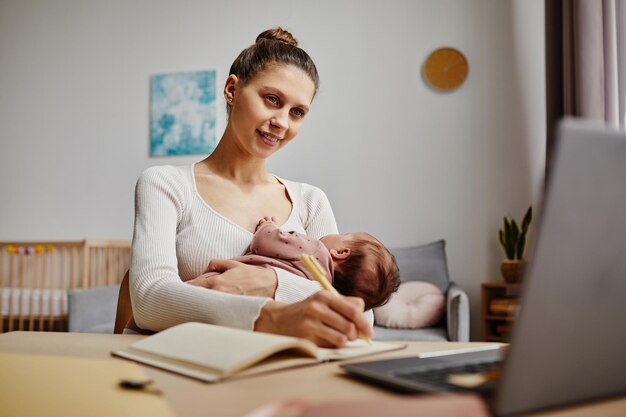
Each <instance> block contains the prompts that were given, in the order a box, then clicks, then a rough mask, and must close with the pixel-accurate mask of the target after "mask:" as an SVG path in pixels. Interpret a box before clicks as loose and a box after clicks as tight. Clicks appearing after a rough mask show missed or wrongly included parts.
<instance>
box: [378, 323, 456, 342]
mask: <svg viewBox="0 0 626 417" xmlns="http://www.w3.org/2000/svg"><path fill="white" fill-rule="evenodd" d="M374 340H412V341H420V342H447V341H448V337H447V335H446V329H444V328H443V327H428V328H425V329H389V328H387V327H379V326H374Z"/></svg>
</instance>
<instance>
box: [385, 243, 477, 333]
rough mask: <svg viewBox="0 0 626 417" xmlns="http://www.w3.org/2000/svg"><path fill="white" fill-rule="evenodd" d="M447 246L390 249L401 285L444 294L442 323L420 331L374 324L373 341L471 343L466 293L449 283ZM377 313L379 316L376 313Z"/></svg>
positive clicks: (419, 329) (431, 245) (432, 244)
mask: <svg viewBox="0 0 626 417" xmlns="http://www.w3.org/2000/svg"><path fill="white" fill-rule="evenodd" d="M445 244H446V242H445V241H444V240H439V241H436V242H432V243H429V244H426V245H420V246H412V247H404V248H395V249H394V248H391V249H390V250H391V252H392V253H393V254H394V256H395V257H396V261H397V263H398V268H399V269H400V280H401V282H402V283H405V282H410V281H425V282H430V283H431V284H434V285H435V286H436V287H438V288H439V289H440V290H441V291H442V292H443V294H444V296H445V314H444V316H443V318H442V319H441V321H440V322H439V323H437V324H436V325H434V326H431V327H427V328H417V329H412V328H389V327H382V326H381V325H380V324H378V323H376V322H375V323H374V339H376V340H411V341H454V342H466V341H468V340H469V320H470V315H469V314H470V313H469V300H468V297H467V294H466V293H465V291H463V289H461V288H460V287H459V286H458V285H456V284H455V283H454V282H451V281H450V280H449V277H448V266H447V260H446V253H445ZM401 285H402V284H401ZM392 297H393V295H392ZM374 312H375V315H376V309H374Z"/></svg>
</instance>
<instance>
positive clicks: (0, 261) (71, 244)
mask: <svg viewBox="0 0 626 417" xmlns="http://www.w3.org/2000/svg"><path fill="white" fill-rule="evenodd" d="M129 264H130V241H125V240H119V241H111V240H81V241H65V242H60V241H52V242H0V316H1V318H2V320H1V322H0V332H6V331H13V330H41V331H65V330H67V311H68V309H67V293H68V291H70V290H72V289H75V288H93V287H100V286H108V285H113V284H116V283H119V282H120V281H121V279H122V277H123V276H124V272H125V271H126V270H127V269H128V266H129Z"/></svg>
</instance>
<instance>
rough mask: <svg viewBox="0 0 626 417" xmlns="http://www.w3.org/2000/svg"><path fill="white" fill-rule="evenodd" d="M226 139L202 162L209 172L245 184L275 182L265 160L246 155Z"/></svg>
mask: <svg viewBox="0 0 626 417" xmlns="http://www.w3.org/2000/svg"><path fill="white" fill-rule="evenodd" d="M224 139H225V138H222V140H220V142H219V143H218V145H217V147H216V148H215V150H214V151H213V153H211V155H209V156H208V157H207V158H206V159H204V160H203V161H201V162H200V164H202V165H203V166H204V167H205V168H206V169H207V170H208V171H209V172H211V173H212V174H214V175H219V176H220V177H222V178H225V179H228V180H230V181H232V182H236V183H243V184H255V183H266V182H273V181H275V178H274V177H273V176H272V175H271V174H270V173H269V172H267V169H266V168H265V160H263V159H259V158H254V157H251V156H250V155H245V154H244V153H243V152H241V150H239V149H237V148H236V147H235V146H233V145H232V142H230V141H228V140H224Z"/></svg>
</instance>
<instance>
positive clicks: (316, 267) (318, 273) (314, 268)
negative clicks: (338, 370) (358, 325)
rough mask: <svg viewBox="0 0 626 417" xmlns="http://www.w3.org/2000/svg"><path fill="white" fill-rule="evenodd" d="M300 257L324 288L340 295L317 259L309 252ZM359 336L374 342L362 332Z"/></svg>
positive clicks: (370, 342)
mask: <svg viewBox="0 0 626 417" xmlns="http://www.w3.org/2000/svg"><path fill="white" fill-rule="evenodd" d="M300 259H302V262H304V266H306V268H307V269H308V270H309V272H310V273H311V274H312V275H313V277H314V278H315V279H316V280H317V282H319V283H320V285H321V286H322V288H324V289H325V290H328V291H330V292H331V293H333V294H334V295H336V296H339V295H340V294H339V292H337V290H336V289H335V287H333V286H332V285H330V282H328V278H326V274H325V273H324V270H323V269H322V266H321V265H320V264H319V262H318V261H317V259H315V258H314V257H313V256H311V255H307V254H303V255H302V256H301V257H300ZM358 337H359V338H361V339H363V340H365V341H366V342H367V343H369V344H370V345H371V344H372V339H370V338H369V337H367V336H365V335H362V334H361V333H359V334H358Z"/></svg>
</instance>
